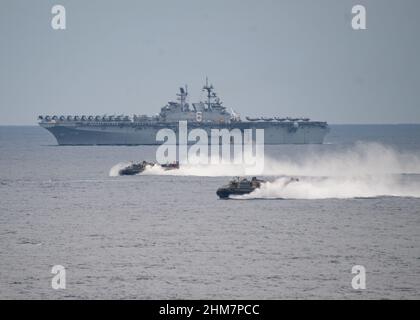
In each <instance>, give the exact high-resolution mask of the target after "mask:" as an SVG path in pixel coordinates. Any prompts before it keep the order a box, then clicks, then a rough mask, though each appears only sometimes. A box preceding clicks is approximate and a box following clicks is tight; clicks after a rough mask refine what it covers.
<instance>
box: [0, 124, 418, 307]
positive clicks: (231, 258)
mask: <svg viewBox="0 0 420 320" xmlns="http://www.w3.org/2000/svg"><path fill="white" fill-rule="evenodd" d="M155 153H156V147H154V146H131V147H128V146H127V147H125V146H57V145H56V141H55V139H54V137H53V136H52V135H51V134H49V133H48V132H47V131H46V130H44V129H42V128H40V127H6V126H3V127H0V298H3V299H16V298H23V299H43V298H46V299H63V298H76V299H85V298H88V299H99V298H110V299H114V298H116V299H177V298H180V299H203V298H209V299H212V298H222V299H225V298H233V299H237V298H238V299H239V298H240V299H293V298H298V299H313V298H314V299H318V298H327V299H378V298H379V299H402V298H407V299H414V298H416V299H419V298H420V125H333V126H331V132H330V133H329V134H328V136H327V138H326V141H325V144H323V145H280V146H266V147H265V159H266V166H265V170H264V176H265V177H264V178H266V179H267V180H269V181H270V183H269V184H267V186H266V187H265V188H264V189H262V190H260V193H258V194H255V195H254V196H250V197H244V198H241V199H240V201H239V200H219V199H218V198H217V196H216V193H215V191H216V189H217V188H218V187H219V186H221V185H223V184H226V183H227V182H228V180H229V179H230V177H228V176H227V175H231V173H232V172H225V171H223V170H220V171H217V172H215V171H214V170H206V169H202V170H201V169H200V170H195V171H194V170H184V171H182V170H181V171H180V172H178V174H156V173H155V174H145V175H137V176H130V177H128V176H124V177H123V176H113V175H112V174H110V171H111V168H113V167H114V166H115V165H117V164H119V163H121V162H127V161H130V160H136V161H139V160H149V161H153V160H155ZM294 176H299V177H300V181H299V182H298V183H295V184H290V185H289V186H287V187H284V183H283V182H282V180H281V179H288V178H289V177H294ZM281 199H283V200H281ZM54 265H63V266H64V267H65V268H66V280H67V281H66V289H64V290H54V289H52V287H51V279H52V277H53V274H52V273H51V268H52V266H54ZM354 265H363V266H364V267H365V268H366V285H367V288H366V289H365V290H354V289H353V288H352V285H351V281H352V277H353V276H354V275H353V274H352V273H351V270H352V267H353V266H354Z"/></svg>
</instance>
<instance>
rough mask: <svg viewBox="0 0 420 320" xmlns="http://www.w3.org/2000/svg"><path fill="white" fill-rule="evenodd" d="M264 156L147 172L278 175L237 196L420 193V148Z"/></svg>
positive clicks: (362, 146) (368, 146)
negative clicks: (249, 162)
mask: <svg viewBox="0 0 420 320" xmlns="http://www.w3.org/2000/svg"><path fill="white" fill-rule="evenodd" d="M263 161H264V169H263V171H262V172H261V171H259V172H255V173H254V172H252V169H251V170H250V168H249V167H248V168H247V169H246V168H245V167H244V166H241V165H235V164H217V165H211V164H210V165H189V164H186V165H181V166H180V168H179V169H176V170H164V169H163V168H162V167H160V166H159V165H155V166H153V167H148V168H147V169H146V170H145V171H144V172H143V173H141V175H171V176H203V177H229V176H251V175H256V176H265V177H270V176H271V177H276V178H275V179H274V180H272V179H271V180H272V181H271V182H267V183H264V184H263V185H262V187H261V188H260V189H257V190H255V191H254V192H252V193H251V194H248V195H244V196H239V197H235V198H237V199H256V198H260V199H278V198H281V199H327V198H357V197H360V198H363V197H367V198H369V197H380V196H396V197H419V198H420V181H419V180H420V156H419V154H416V153H413V152H399V151H397V150H395V149H393V148H392V147H389V146H384V145H382V144H379V143H371V142H370V143H363V142H361V143H356V144H355V145H353V146H351V147H348V148H345V149H340V150H332V151H331V150H329V151H324V152H312V153H311V152H308V153H305V155H304V157H300V158H299V159H295V158H285V159H272V158H269V157H267V156H266V157H265V158H264V159H263ZM119 165H121V164H119ZM119 165H116V166H114V167H113V168H112V169H111V172H110V175H111V173H113V174H115V172H117V175H118V171H119V170H120V169H121V167H119ZM290 177H298V178H299V181H298V182H293V183H287V181H289V180H290Z"/></svg>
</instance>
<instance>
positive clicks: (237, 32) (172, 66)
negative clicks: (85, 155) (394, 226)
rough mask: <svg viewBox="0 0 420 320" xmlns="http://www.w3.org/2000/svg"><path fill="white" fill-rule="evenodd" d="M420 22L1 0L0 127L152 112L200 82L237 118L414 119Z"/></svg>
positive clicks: (212, 6)
mask: <svg viewBox="0 0 420 320" xmlns="http://www.w3.org/2000/svg"><path fill="white" fill-rule="evenodd" d="M55 4H61V5H64V6H65V8H66V20H67V21H66V22H67V29H66V30H62V31H57V30H53V29H52V27H51V18H52V16H53V15H52V14H51V8H52V6H53V5H55ZM356 4H363V5H365V6H366V9H367V30H364V31H354V30H353V29H352V28H351V19H352V14H351V8H352V7H353V6H354V5H356ZM419 16H420V1H419V0H401V1H387V0H339V1H338V0H270V1H269V0H258V1H257V0H240V1H239V0H207V1H202V0H166V1H164V0H153V1H152V0H148V1H146V0H138V1H134V0H133V1H121V0H119V1H104V0H89V1H85V0H57V1H44V0H37V1H33V0H25V1H23V0H0V17H1V19H0V49H1V50H0V112H1V117H0V124H36V117H37V115H38V114H57V115H60V114H87V115H88V114H104V113H108V114H121V113H126V114H133V113H136V114H155V113H157V112H159V110H160V107H162V106H163V105H164V104H165V103H166V102H167V101H168V100H172V99H174V98H175V93H176V92H177V90H178V87H179V86H180V85H183V84H188V86H189V91H190V101H191V102H194V101H196V100H199V99H200V98H201V97H203V96H202V93H201V87H202V85H203V82H204V79H205V76H206V75H208V77H209V79H210V80H211V82H212V83H213V85H214V86H215V89H216V91H217V92H218V93H219V94H220V96H221V98H222V100H223V101H224V105H225V106H227V107H233V108H234V109H235V110H236V111H237V112H239V113H240V114H241V115H242V117H244V116H246V115H249V116H262V115H264V116H274V115H275V116H308V117H311V118H313V119H316V120H326V121H328V122H330V123H414V122H416V123H420V18H419Z"/></svg>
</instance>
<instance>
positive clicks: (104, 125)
mask: <svg viewBox="0 0 420 320" xmlns="http://www.w3.org/2000/svg"><path fill="white" fill-rule="evenodd" d="M203 91H204V92H206V95H207V99H206V101H201V102H198V103H192V104H191V105H190V104H189V103H188V102H187V97H188V90H187V86H185V88H184V87H182V88H180V92H179V93H178V94H177V96H178V97H177V101H170V102H168V104H166V105H165V106H164V107H162V108H161V111H160V113H159V114H157V115H155V116H147V115H133V116H128V115H89V116H87V115H75V116H71V115H67V116H64V115H61V116H57V115H55V116H48V115H46V116H39V117H38V120H39V125H40V126H41V127H43V128H45V129H47V130H48V131H49V132H51V133H52V134H53V135H54V137H55V138H56V140H57V142H58V144H59V145H157V144H162V143H163V141H158V140H157V139H156V134H157V132H158V131H159V130H161V129H172V130H174V132H175V133H178V125H179V122H180V121H187V124H188V131H190V130H193V129H197V128H200V129H204V130H205V131H206V132H207V133H208V136H209V140H208V141H210V133H211V129H219V130H220V129H228V130H233V129H239V130H241V132H242V133H243V132H244V130H245V129H252V130H253V136H254V137H255V130H256V129H264V143H265V144H320V143H323V141H324V137H325V135H326V134H327V133H328V131H329V129H328V125H327V123H326V122H322V121H311V120H310V119H309V118H290V117H283V118H281V117H260V118H250V117H246V118H245V119H246V120H242V119H241V117H240V116H239V114H237V113H236V112H235V111H234V110H233V109H230V111H228V109H227V108H226V107H225V106H223V104H222V102H221V100H220V98H219V97H218V96H217V94H216V93H215V92H214V88H213V85H210V84H209V82H208V80H207V79H206V84H205V85H204V87H203Z"/></svg>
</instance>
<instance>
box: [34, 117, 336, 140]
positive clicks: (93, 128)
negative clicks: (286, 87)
mask: <svg viewBox="0 0 420 320" xmlns="http://www.w3.org/2000/svg"><path fill="white" fill-rule="evenodd" d="M40 126H42V127H43V128H45V129H47V130H48V131H49V132H51V133H52V134H53V135H54V137H55V138H56V140H57V143H58V144H59V145H159V144H162V143H163V142H162V141H156V134H157V132H158V131H159V130H161V129H172V130H174V132H175V133H177V131H178V123H174V124H168V123H155V124H135V123H129V124H127V123H113V124H100V123H97V124H96V123H83V122H80V123H77V122H76V123H75V122H72V123H65V124H62V123H50V122H49V123H40ZM196 128H200V129H204V130H205V131H206V132H207V133H208V136H209V141H210V133H211V129H228V130H233V129H240V130H241V131H242V132H243V131H244V130H245V129H252V130H253V131H254V132H253V136H254V137H255V130H256V129H264V143H265V144H322V143H323V142H324V137H325V135H326V134H327V133H328V131H329V129H328V126H327V125H326V123H325V122H308V123H305V122H302V123H299V124H298V126H297V127H296V124H295V123H292V122H290V123H271V122H238V123H231V124H208V125H206V124H194V123H190V122H188V131H190V130H193V129H196ZM177 141H178V140H177ZM189 143H191V144H194V143H195V142H194V141H192V142H189Z"/></svg>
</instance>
